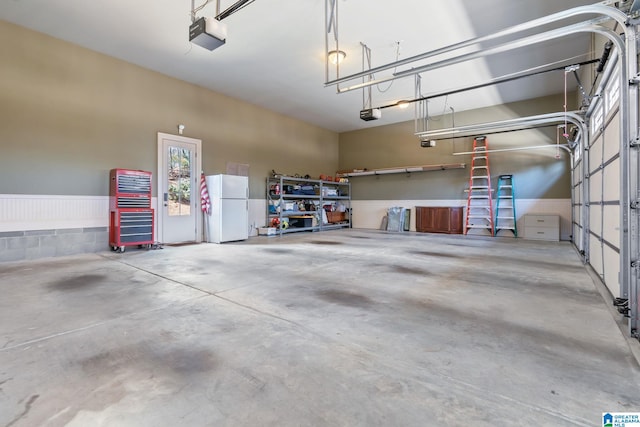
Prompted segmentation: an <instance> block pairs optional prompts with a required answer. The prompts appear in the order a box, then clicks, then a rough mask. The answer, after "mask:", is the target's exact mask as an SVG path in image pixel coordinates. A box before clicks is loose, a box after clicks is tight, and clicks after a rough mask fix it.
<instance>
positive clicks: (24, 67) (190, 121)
mask: <svg viewBox="0 0 640 427" xmlns="http://www.w3.org/2000/svg"><path fill="white" fill-rule="evenodd" d="M0 53H1V55H2V66H0V120H1V121H2V126H0V171H2V172H1V173H0V176H2V177H3V179H2V180H0V194H3V193H4V194H56V195H92V196H96V195H97V196H104V195H107V194H108V171H109V170H110V169H112V168H116V167H119V168H131V169H143V170H150V171H153V172H154V174H155V173H156V169H157V153H156V151H157V139H156V138H157V137H156V135H157V132H166V133H174V134H175V133H177V125H178V124H179V123H182V124H184V125H185V126H186V129H185V133H184V136H188V137H192V138H197V139H201V140H202V141H203V169H204V172H205V173H206V174H214V173H223V172H224V171H225V165H226V162H227V161H231V162H238V163H248V164H250V171H251V172H250V186H251V197H252V198H264V194H265V190H264V186H265V178H266V176H267V174H268V173H269V172H270V171H271V170H272V169H275V170H277V171H281V172H284V173H301V174H307V173H308V174H310V175H319V174H321V173H327V172H330V171H334V170H336V169H337V166H338V135H337V134H336V133H334V132H331V131H327V130H324V129H321V128H318V127H316V126H312V125H309V124H306V123H303V122H300V121H297V120H294V119H291V118H288V117H285V116H282V115H279V114H276V113H274V112H271V111H268V110H265V109H262V108H259V107H256V106H253V105H250V104H248V103H245V102H241V101H238V100H234V99H232V98H229V97H226V96H223V95H220V94H217V93H214V92H212V91H209V90H206V89H203V88H202V87H198V86H196V85H192V84H189V83H185V82H183V81H180V80H176V79H174V78H171V77H168V76H165V75H162V74H159V73H156V72H153V71H149V70H146V69H143V68H140V67H138V66H135V65H132V64H129V63H126V62H123V61H120V60H117V59H114V58H111V57H108V56H105V55H102V54H99V53H96V52H93V51H90V50H87V49H84V48H82V47H79V46H76V45H72V44H69V43H66V42H64V41H61V40H58V39H54V38H51V37H48V36H45V35H42V34H39V33H36V32H33V31H30V30H27V29H24V28H21V27H18V26H15V25H13V24H9V23H6V22H3V21H0ZM154 194H155V191H154Z"/></svg>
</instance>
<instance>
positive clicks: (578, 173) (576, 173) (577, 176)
mask: <svg viewBox="0 0 640 427" xmlns="http://www.w3.org/2000/svg"><path fill="white" fill-rule="evenodd" d="M580 180H582V162H580V164H579V165H578V167H577V168H575V169H574V170H573V185H574V186H575V185H576V184H577V183H579V182H580Z"/></svg>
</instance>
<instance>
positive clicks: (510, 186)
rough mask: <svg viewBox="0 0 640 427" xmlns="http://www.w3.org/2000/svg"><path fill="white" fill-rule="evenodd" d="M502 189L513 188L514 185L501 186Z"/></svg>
mask: <svg viewBox="0 0 640 427" xmlns="http://www.w3.org/2000/svg"><path fill="white" fill-rule="evenodd" d="M500 188H513V185H501V186H500Z"/></svg>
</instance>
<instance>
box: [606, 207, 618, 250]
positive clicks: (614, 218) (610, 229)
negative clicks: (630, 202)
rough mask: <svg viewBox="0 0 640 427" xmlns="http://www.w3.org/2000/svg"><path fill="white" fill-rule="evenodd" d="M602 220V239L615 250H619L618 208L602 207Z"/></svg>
mask: <svg viewBox="0 0 640 427" xmlns="http://www.w3.org/2000/svg"><path fill="white" fill-rule="evenodd" d="M603 218H604V225H603V226H604V230H603V232H602V237H603V238H604V240H606V241H607V242H609V243H611V244H612V245H613V246H615V247H616V248H620V206H608V205H607V206H604V214H603Z"/></svg>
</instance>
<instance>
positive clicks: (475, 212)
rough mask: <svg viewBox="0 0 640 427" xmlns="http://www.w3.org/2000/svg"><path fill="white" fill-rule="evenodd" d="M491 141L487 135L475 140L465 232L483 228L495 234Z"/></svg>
mask: <svg viewBox="0 0 640 427" xmlns="http://www.w3.org/2000/svg"><path fill="white" fill-rule="evenodd" d="M488 150H489V143H488V141H487V137H486V136H478V137H476V138H474V140H473V153H472V155H471V171H470V173H469V195H468V198H467V219H466V221H465V226H464V234H468V232H469V230H471V229H483V230H487V231H489V233H491V236H493V235H494V230H495V227H494V222H493V218H494V217H493V199H492V197H491V192H492V190H491V172H490V171H489V153H487V151H488Z"/></svg>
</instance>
